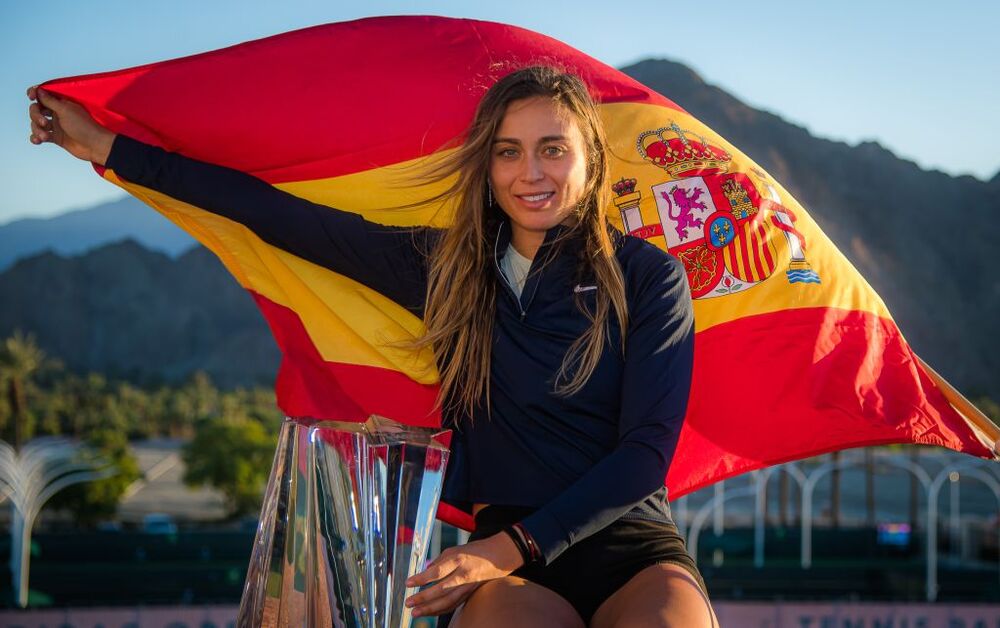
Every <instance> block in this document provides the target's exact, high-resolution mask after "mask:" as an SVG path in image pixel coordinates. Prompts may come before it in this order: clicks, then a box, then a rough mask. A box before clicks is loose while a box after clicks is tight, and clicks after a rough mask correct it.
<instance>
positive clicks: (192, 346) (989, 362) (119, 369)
mask: <svg viewBox="0 0 1000 628" xmlns="http://www.w3.org/2000/svg"><path fill="white" fill-rule="evenodd" d="M623 71H624V72H625V73H627V74H629V75H631V76H633V77H634V78H636V79H637V80H639V81H640V82H642V83H645V84H646V85H648V86H650V87H652V88H653V89H655V90H657V91H659V92H660V93H662V94H665V95H667V96H668V97H670V98H671V99H673V100H674V101H675V102H677V103H678V104H679V105H680V106H682V107H684V108H685V109H686V110H687V111H689V112H690V113H691V114H693V115H694V116H695V117H697V118H698V119H700V120H701V121H702V122H704V123H705V124H707V125H708V126H709V127H711V128H712V129H714V130H715V131H716V132H718V133H719V134H720V135H722V136H723V137H725V138H726V139H728V140H729V141H730V142H731V143H732V144H734V145H735V146H738V147H739V148H740V149H741V150H742V151H744V152H745V153H747V155H749V156H750V157H751V158H752V159H753V160H755V161H756V162H757V163H758V164H760V165H761V166H762V167H763V168H765V169H766V170H767V171H768V172H769V173H770V174H771V175H772V176H773V177H774V178H775V179H776V180H778V181H780V182H781V183H782V185H783V186H784V187H785V188H786V189H787V190H788V191H789V192H790V193H791V194H792V195H793V196H795V198H796V199H798V201H799V202H800V203H801V204H802V205H803V206H804V207H805V208H806V210H807V211H808V212H809V213H810V215H811V216H812V217H813V218H814V219H815V220H816V222H817V223H819V225H820V226H821V227H822V229H823V230H824V232H825V233H826V234H827V235H828V236H829V237H830V238H831V239H832V240H833V241H834V243H835V244H836V245H837V246H838V247H839V249H840V250H841V251H842V252H843V253H844V254H845V255H846V256H847V257H848V258H849V259H850V260H851V261H852V263H853V264H854V265H855V266H856V267H857V268H858V270H859V271H860V272H861V274H862V275H863V276H864V277H865V278H866V279H867V280H868V281H869V283H871V285H872V286H873V287H874V288H875V290H876V291H877V292H878V293H879V294H880V295H881V296H882V298H883V299H884V300H885V302H886V304H887V305H888V307H889V310H890V311H891V312H892V314H893V317H894V319H895V320H896V322H897V324H898V325H899V327H900V329H902V331H903V334H904V335H905V336H906V338H907V340H908V341H909V342H910V344H911V345H912V346H913V347H914V349H915V350H916V351H917V353H918V354H919V355H920V356H921V357H922V358H924V360H925V361H927V362H928V363H929V364H931V365H932V366H933V367H934V368H935V369H936V370H937V371H938V372H939V373H941V374H942V375H943V376H944V377H946V378H947V379H948V380H949V381H951V382H952V383H953V384H954V385H956V386H957V387H959V389H961V390H962V391H963V392H965V393H966V394H968V395H973V396H975V395H980V394H989V395H990V396H992V397H993V398H994V399H1000V329H998V325H997V323H996V321H998V320H1000V278H998V275H997V274H996V273H993V272H990V270H989V266H988V264H989V263H990V262H991V261H992V259H993V258H994V257H995V255H996V253H997V250H998V249H997V243H998V242H1000V221H997V220H996V219H995V218H994V215H996V214H998V213H1000V173H998V175H997V176H995V177H993V179H991V180H990V181H989V182H984V181H980V180H978V179H975V178H973V177H969V176H963V177H951V176H948V175H946V174H944V173H942V172H938V171H926V170H922V169H921V168H920V167H918V166H917V165H916V164H914V163H913V162H911V161H908V160H905V159H901V158H899V157H897V156H895V155H893V154H892V152H891V151H889V150H887V149H886V148H884V147H882V146H880V145H879V144H877V143H875V142H862V143H860V144H858V145H854V146H852V145H848V144H846V143H844V142H836V141H830V140H825V139H821V138H816V137H813V136H812V135H810V134H809V132H808V131H807V130H806V129H805V128H803V127H801V126H798V125H795V124H792V123H790V122H788V121H785V120H783V119H782V118H781V117H779V116H777V115H775V114H773V113H769V112H766V111H760V110H757V109H754V108H752V107H749V106H747V105H746V104H744V103H742V102H741V101H739V100H738V99H737V98H735V97H733V96H732V95H730V94H728V93H726V92H725V91H723V90H721V89H719V88H718V87H715V86H712V85H710V84H708V83H706V82H705V81H704V80H703V79H702V78H701V77H699V76H698V75H697V74H696V73H695V72H693V71H692V70H690V69H689V68H687V67H685V66H683V65H681V64H678V63H674V62H671V61H666V60H648V61H643V62H640V63H637V64H634V65H631V66H628V67H626V68H623ZM930 140H931V141H932V138H930ZM109 205H114V206H118V204H117V203H112V204H109ZM92 211H94V212H95V213H94V214H87V213H86V211H84V212H74V213H73V214H68V215H66V216H63V217H60V218H56V219H50V221H39V222H49V223H51V224H50V225H49V227H48V229H49V230H48V231H45V230H44V229H42V228H41V227H39V229H38V230H37V231H36V232H35V233H43V234H44V237H41V236H40V237H39V238H37V239H36V240H35V242H36V245H35V246H36V248H35V249H34V250H36V251H37V250H40V249H41V248H43V247H42V245H38V244H37V243H38V242H41V241H43V240H44V241H45V242H46V244H44V247H48V248H54V249H55V250H62V249H59V248H58V247H57V246H56V244H55V243H56V242H61V241H65V242H67V243H69V242H72V243H75V244H74V246H78V247H80V248H77V249H75V250H81V248H85V247H86V246H93V245H94V244H95V243H97V242H100V241H101V239H102V237H103V239H104V241H107V240H108V239H109V238H108V237H107V236H108V234H109V233H122V231H128V230H129V229H130V227H128V225H130V224H132V223H129V222H128V221H129V220H139V221H142V220H148V221H149V222H150V223H152V224H153V225H154V226H155V228H151V230H150V231H148V232H145V233H147V236H146V237H143V239H142V241H143V242H148V243H149V244H147V246H150V247H153V246H155V247H156V248H158V249H160V250H162V251H168V252H170V253H171V254H176V252H177V251H178V250H179V249H180V248H182V247H183V245H181V244H175V245H174V247H173V248H171V247H170V246H169V245H167V244H164V242H165V241H167V240H166V238H169V237H175V238H177V239H178V240H181V241H185V240H184V239H185V238H186V237H187V236H184V235H183V234H182V233H181V232H180V230H178V229H177V228H176V227H174V226H172V225H170V224H169V223H167V221H166V220H165V219H163V218H161V217H160V216H159V215H158V214H156V212H154V211H151V210H149V209H148V208H146V207H145V206H143V205H141V204H139V203H138V201H134V200H133V199H131V198H129V199H126V200H124V201H121V202H120V206H118V207H117V209H114V208H113V209H108V207H107V206H104V207H103V208H102V207H98V208H94V210H92ZM115 211H117V212H118V213H114V212H115ZM104 215H108V216H115V217H114V218H111V219H109V220H108V222H101V221H102V220H104V219H103V218H101V216H104ZM62 218H65V219H66V221H67V222H65V223H63V222H62V221H61V219H62ZM72 221H77V223H76V224H77V225H78V226H77V227H72V226H71V225H73V224H74V223H73V222H72ZM19 222H29V221H19ZM16 225H17V223H11V224H10V225H6V226H4V227H0V252H2V255H4V256H11V253H10V252H9V250H8V247H9V246H10V244H8V242H10V240H6V239H4V238H6V237H7V234H8V233H12V232H13V228H14V227H15V226H16ZM63 225H65V231H63V232H62V233H63V235H62V236H60V237H61V238H63V239H64V240H57V239H55V237H54V236H53V237H50V235H49V234H56V233H59V232H60V229H62V228H63ZM57 226H59V228H58V229H57V228H56V227H57ZM91 227H92V229H91ZM18 228H25V227H18ZM116 229H118V230H119V231H115V230H116ZM8 230H10V231H8ZM77 230H82V231H80V232H79V233H78V232H77ZM167 232H169V233H170V234H172V235H169V236H168V235H165V233H167ZM24 233H27V231H25V232H24ZM81 233H85V234H87V235H86V237H83V236H81ZM129 233H130V234H132V233H133V232H132V231H129ZM134 237H136V238H138V237H139V236H138V234H134ZM45 238H49V239H48V240H45ZM147 238H148V239H147ZM22 240H23V241H25V242H27V241H28V240H31V238H30V237H28V236H23V237H22ZM186 241H187V242H189V240H186ZM153 242H156V244H153ZM81 243H89V244H81ZM67 246H68V244H67ZM2 259H3V258H2V257H0V260H2ZM0 268H2V266H0ZM0 294H3V295H4V297H3V299H2V300H0V337H2V336H3V335H6V334H9V333H10V332H11V331H12V330H13V329H15V328H18V327H20V328H22V329H25V330H27V331H33V332H34V333H36V335H37V337H38V339H39V342H40V344H41V345H42V346H43V348H45V349H46V351H48V352H49V353H50V354H52V355H54V356H57V357H61V358H62V359H63V360H64V361H66V362H67V363H68V364H70V365H72V366H74V367H76V368H81V369H82V368H91V369H99V370H104V371H110V372H115V373H123V374H132V375H135V376H141V377H157V376H159V377H165V378H170V379H173V378H179V377H183V376H184V375H186V374H187V373H188V372H190V371H191V370H194V369H198V368H201V369H205V370H208V371H209V372H210V374H212V376H213V378H215V379H216V380H217V381H219V382H220V383H222V384H223V385H228V384H235V383H249V382H256V381H271V379H272V378H273V374H274V372H275V370H276V368H277V361H278V355H277V350H276V349H275V347H274V343H273V341H272V340H271V339H270V337H269V334H268V331H267V328H266V326H265V325H264V323H263V320H262V318H261V317H260V315H259V314H257V313H256V312H254V311H253V306H252V300H251V299H250V297H249V296H248V295H247V294H246V293H245V292H244V291H243V290H242V289H241V288H239V286H238V285H237V284H236V282H235V281H233V280H232V278H231V277H229V275H228V274H227V273H226V271H225V270H224V269H223V268H222V266H221V265H220V264H219V263H218V262H217V261H216V260H215V259H214V258H213V257H212V256H211V255H210V254H209V253H207V252H206V251H205V250H203V249H200V248H199V249H195V250H192V251H191V252H189V253H186V254H184V255H181V256H180V257H178V258H177V259H176V260H171V259H170V258H169V257H167V256H166V255H164V254H161V253H152V252H150V251H148V250H145V249H144V248H143V247H141V246H139V245H138V244H137V243H136V242H123V243H118V244H114V245H110V246H105V247H103V248H101V249H98V250H95V251H92V252H90V253H87V254H86V255H82V256H79V257H73V258H66V257H62V256H60V255H57V254H53V253H46V254H42V255H37V256H35V257H32V258H30V259H24V260H22V261H20V262H19V263H17V264H15V265H14V266H12V267H11V268H9V269H8V270H7V271H5V272H2V273H0Z"/></svg>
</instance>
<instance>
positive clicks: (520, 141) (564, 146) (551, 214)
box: [490, 96, 587, 257]
mask: <svg viewBox="0 0 1000 628" xmlns="http://www.w3.org/2000/svg"><path fill="white" fill-rule="evenodd" d="M586 182H587V155H586V146H585V142H584V139H583V133H582V132H581V131H580V127H579V124H578V123H577V121H576V118H575V116H574V115H573V114H572V113H570V112H568V111H566V110H564V109H562V108H560V107H558V106H557V105H556V104H555V103H553V102H552V100H551V99H550V98H546V97H542V96H537V97H533V98H526V99H524V100H515V101H514V102H512V103H510V105H509V106H508V107H507V112H506V114H505V115H504V118H503V120H502V121H501V123H500V128H499V129H497V133H496V137H495V138H494V140H493V146H492V152H491V156H490V184H491V185H492V186H493V195H494V197H495V199H496V203H498V204H499V205H500V207H501V208H502V209H503V210H504V212H505V213H506V214H507V216H509V217H510V221H511V226H512V227H513V244H514V248H516V249H517V250H518V252H520V253H521V254H522V255H527V256H529V257H534V254H535V251H537V249H538V247H539V246H540V245H541V243H542V241H543V240H544V239H545V232H546V231H547V230H549V229H551V228H552V227H554V226H555V225H557V224H559V223H561V222H564V221H566V220H567V218H569V217H570V216H571V215H572V213H573V211H574V210H575V209H576V204H577V202H578V201H579V200H580V199H581V198H582V196H583V192H584V188H585V186H586Z"/></svg>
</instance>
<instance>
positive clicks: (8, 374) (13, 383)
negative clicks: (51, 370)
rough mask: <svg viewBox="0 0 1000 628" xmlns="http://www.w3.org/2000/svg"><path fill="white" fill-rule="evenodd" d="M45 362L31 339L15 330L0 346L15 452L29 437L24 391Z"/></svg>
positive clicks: (0, 370) (0, 368) (0, 371)
mask: <svg viewBox="0 0 1000 628" xmlns="http://www.w3.org/2000/svg"><path fill="white" fill-rule="evenodd" d="M45 361H46V358H45V352H44V351H42V350H41V349H39V348H38V345H37V344H36V343H35V337H34V336H32V335H30V334H24V333H22V332H21V331H20V330H15V331H14V333H13V335H11V336H10V337H9V338H6V339H4V341H3V343H2V344H0V382H3V383H4V388H6V390H5V391H4V392H5V393H6V396H7V403H8V404H10V410H11V415H12V417H13V420H14V449H15V450H19V449H20V448H21V444H22V443H23V442H24V441H25V440H26V438H27V437H28V436H29V434H30V430H29V427H30V426H29V425H28V403H27V398H26V395H25V388H26V387H27V385H28V382H29V381H31V377H32V375H34V373H35V372H36V371H37V370H38V369H39V368H41V367H42V365H43V364H44V363H45Z"/></svg>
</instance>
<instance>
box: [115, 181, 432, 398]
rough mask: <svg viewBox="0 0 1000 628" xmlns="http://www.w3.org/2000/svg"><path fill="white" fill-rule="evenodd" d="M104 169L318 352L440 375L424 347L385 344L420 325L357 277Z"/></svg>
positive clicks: (424, 378) (419, 376) (417, 376)
mask: <svg viewBox="0 0 1000 628" xmlns="http://www.w3.org/2000/svg"><path fill="white" fill-rule="evenodd" d="M105 177H106V178H107V179H108V180H110V181H111V182H113V183H115V184H116V185H120V186H121V187H123V188H124V189H125V190H127V191H128V192H129V193H131V194H133V195H135V196H137V197H138V198H140V199H142V200H143V201H145V202H146V203H148V204H149V205H151V206H153V207H154V208H156V209H157V210H158V211H160V213H162V214H164V215H165V216H166V217H167V218H168V219H169V220H171V221H172V222H174V223H176V224H177V225H179V226H180V227H181V228H182V229H184V230H185V231H187V232H188V233H190V234H191V235H192V236H193V237H194V238H195V239H197V240H198V241H199V242H201V243H202V244H204V245H205V246H206V247H208V248H209V249H210V250H211V251H212V252H213V253H215V254H216V255H218V257H219V259H220V260H222V263H223V264H224V265H225V266H226V268H227V270H229V272H230V273H232V274H233V276H234V277H235V278H236V280H237V281H238V282H239V283H240V285H242V286H243V287H244V288H246V289H248V290H252V291H253V292H255V293H257V294H259V295H261V296H263V297H265V298H267V299H269V300H270V301H272V302H274V303H277V304H278V305H282V306H285V307H287V308H289V309H291V310H293V311H295V312H296V313H297V314H298V316H299V318H300V319H301V321H302V324H303V326H304V327H305V329H306V331H307V333H308V334H309V337H310V339H311V340H312V342H313V344H314V345H315V347H316V349H317V350H318V351H319V353H320V355H321V356H322V357H323V359H324V360H327V361H330V362H341V363H345V364H356V365H361V366H374V367H380V368H387V369H394V370H397V371H401V372H403V373H405V374H406V375H408V376H409V377H411V378H412V379H414V380H416V381H417V382H419V383H421V384H432V383H436V382H437V381H438V376H437V371H436V370H435V368H434V361H433V356H432V354H431V352H430V351H429V350H424V351H421V352H420V353H415V352H413V351H410V350H407V349H404V348H400V347H393V346H391V345H392V344H393V343H398V342H406V341H408V340H412V339H413V338H415V337H417V336H418V335H420V334H422V333H423V329H424V327H423V323H422V321H420V319H418V318H417V317H415V316H414V315H413V314H411V313H410V312H409V311H407V310H406V309H404V308H403V307H401V306H399V305H397V304H396V303H395V302H393V301H392V300H390V299H388V298H387V297H384V296H382V295H381V294H379V293H378V292H375V291H374V290H371V289H370V288H367V287H365V286H363V285H361V284H360V283H358V282H356V281H353V280H351V279H348V278H347V277H344V276H342V275H338V274H336V273H334V272H331V271H330V270H327V269H325V268H323V267H320V266H317V265H316V264H313V263H311V262H308V261H305V260H303V259H301V258H299V257H297V256H295V255H293V254H291V253H289V252H287V251H283V250H281V249H278V248H276V247H273V246H271V245H270V244H267V243H266V242H264V241H263V240H261V239H260V238H258V237H257V236H256V235H254V234H253V233H252V232H251V231H250V230H249V229H247V228H246V227H244V226H243V225H241V224H239V223H237V222H235V221H231V220H229V219H227V218H223V217H221V216H217V215H215V214H212V213H210V212H207V211H204V210H201V209H198V208H197V207H194V206H193V205H189V204H186V203H182V202H180V201H177V200H176V199H173V198H171V197H169V196H166V195H163V194H160V193H158V192H155V191H153V190H150V189H148V188H143V187H141V186H138V185H134V184H131V183H128V182H124V181H121V180H120V179H118V178H117V177H116V176H115V175H114V173H113V172H112V171H111V170H106V171H105Z"/></svg>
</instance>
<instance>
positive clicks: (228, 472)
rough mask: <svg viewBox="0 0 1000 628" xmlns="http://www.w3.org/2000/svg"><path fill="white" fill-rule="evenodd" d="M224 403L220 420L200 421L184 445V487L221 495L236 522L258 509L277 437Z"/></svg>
mask: <svg viewBox="0 0 1000 628" xmlns="http://www.w3.org/2000/svg"><path fill="white" fill-rule="evenodd" d="M226 401H228V403H224V404H223V405H224V406H225V407H224V408H223V415H222V417H221V418H217V419H205V420H203V421H202V422H201V423H200V424H199V425H198V426H197V431H196V433H195V437H194V439H193V440H191V442H190V443H188V444H187V445H185V447H184V450H183V459H184V464H185V467H186V468H185V471H184V483H185V484H187V485H189V486H204V485H208V486H211V487H214V488H215V489H217V490H219V491H221V492H222V494H223V495H224V496H225V498H226V505H227V507H228V509H229V515H230V516H231V517H234V518H235V517H238V516H240V515H244V514H249V513H253V512H256V511H257V509H258V508H259V507H260V503H261V497H262V496H263V492H264V483H265V482H266V481H267V474H268V471H269V470H270V468H271V458H272V457H273V456H274V448H275V447H276V445H277V434H276V432H274V431H271V430H268V429H267V428H266V427H264V426H263V425H261V424H260V423H259V422H257V421H255V420H253V419H250V418H249V417H247V416H246V414H245V412H244V410H243V409H242V408H241V407H240V406H239V405H238V404H237V403H236V402H235V401H234V400H232V398H229V399H227V400H226Z"/></svg>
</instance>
